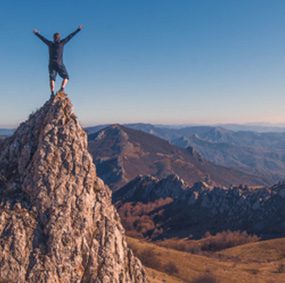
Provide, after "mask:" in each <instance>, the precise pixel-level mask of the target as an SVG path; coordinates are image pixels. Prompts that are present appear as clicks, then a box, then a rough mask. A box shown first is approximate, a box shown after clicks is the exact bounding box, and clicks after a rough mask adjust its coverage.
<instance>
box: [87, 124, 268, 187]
mask: <svg viewBox="0 0 285 283" xmlns="http://www.w3.org/2000/svg"><path fill="white" fill-rule="evenodd" d="M88 139H89V150H90V152H91V154H92V155H93V159H94V162H95V164H96V167H97V172H98V175H99V176H100V177H101V178H102V179H103V180H104V181H105V182H106V183H107V184H108V185H109V186H110V187H111V188H112V189H113V190H116V189H118V188H120V187H121V186H123V185H125V184H126V183H127V182H128V181H130V180H131V179H133V178H135V177H136V176H138V175H153V176H156V177H159V178H162V177H165V176H167V175H169V174H177V175H178V176H180V177H181V178H183V179H184V180H185V182H186V183H187V184H189V185H191V184H193V183H195V182H197V181H201V180H203V181H207V182H209V183H212V184H217V185H225V186H229V185H231V184H236V185H238V184H241V183H243V184H249V185H264V184H266V182H265V181H264V180H263V179H261V178H258V177H256V176H254V175H248V174H245V173H242V172H240V171H237V170H233V169H228V168H226V167H222V166H217V165H215V164H213V163H211V162H208V161H207V160H205V159H203V158H201V156H200V155H199V154H198V153H197V152H196V151H195V150H193V149H192V148H188V149H183V148H179V147H176V146H174V145H171V144H170V143H169V142H168V141H166V140H163V139H161V138H158V137H156V136H154V135H150V134H147V133H144V132H142V131H137V130H134V129H130V128H127V127H124V126H120V125H112V126H109V127H107V128H104V129H102V130H100V131H99V132H97V133H95V134H91V135H89V137H88Z"/></svg>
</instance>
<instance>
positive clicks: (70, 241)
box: [0, 94, 147, 283]
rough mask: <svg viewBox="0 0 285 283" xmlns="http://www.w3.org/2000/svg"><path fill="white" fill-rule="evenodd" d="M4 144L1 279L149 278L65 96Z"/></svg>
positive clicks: (110, 281) (99, 281) (101, 282)
mask: <svg viewBox="0 0 285 283" xmlns="http://www.w3.org/2000/svg"><path fill="white" fill-rule="evenodd" d="M0 146H1V153H0V177H1V178H0V282H17V283H22V282H37V283H39V282H49V283H56V282H61V283H63V282H66V283H67V282H68V283H70V282H96V283H117V282H118V283H119V282H120V283H126V282H130V283H134V282H137V283H141V282H147V279H146V275H145V272H144V269H143V267H142V265H141V263H140V261H139V260H138V259H137V258H135V257H134V256H133V253H132V251H131V250H129V249H128V247H127V244H126V240H125V236H124V230H123V228H122V226H121V223H120V219H119V217H118V214H117V212H116V211H115V209H114V207H113V206H112V204H111V194H110V190H109V189H108V187H106V186H105V185H104V183H103V181H102V180H100V179H99V178H98V177H97V176H96V170H95V166H94V165H93V162H92V158H91V156H90V154H89V153H88V150H87V137H86V134H85V132H84V131H83V130H82V128H81V126H80V125H79V123H78V121H77V119H76V116H75V115H74V114H73V112H72V105H71V102H70V101H69V99H68V98H67V97H66V96H65V95H63V94H58V95H57V96H56V97H55V98H51V99H50V100H49V101H47V102H46V104H45V105H44V106H43V107H42V108H41V109H40V110H38V111H37V112H36V113H34V114H33V115H31V116H30V118H29V119H28V121H26V122H25V123H23V124H21V125H20V127H19V128H18V129H17V131H16V132H15V134H14V135H13V136H12V137H10V138H8V139H6V140H5V141H4V142H3V143H1V145H0Z"/></svg>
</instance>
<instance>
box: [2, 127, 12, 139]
mask: <svg viewBox="0 0 285 283" xmlns="http://www.w3.org/2000/svg"><path fill="white" fill-rule="evenodd" d="M14 131H15V130H14V129H0V136H2V137H8V136H11V135H12V134H13V133H14Z"/></svg>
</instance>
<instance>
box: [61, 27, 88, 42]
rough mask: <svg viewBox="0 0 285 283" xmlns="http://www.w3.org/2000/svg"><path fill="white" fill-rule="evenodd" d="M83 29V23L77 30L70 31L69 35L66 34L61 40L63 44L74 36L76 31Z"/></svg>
mask: <svg viewBox="0 0 285 283" xmlns="http://www.w3.org/2000/svg"><path fill="white" fill-rule="evenodd" d="M82 29H83V25H80V26H79V27H78V29H77V30H75V31H74V32H72V33H71V34H70V35H68V36H67V37H66V38H64V39H63V40H62V41H61V42H62V43H63V44H66V43H67V42H68V41H69V40H70V39H71V38H72V37H74V36H75V35H76V34H77V33H78V32H80V31H81V30H82Z"/></svg>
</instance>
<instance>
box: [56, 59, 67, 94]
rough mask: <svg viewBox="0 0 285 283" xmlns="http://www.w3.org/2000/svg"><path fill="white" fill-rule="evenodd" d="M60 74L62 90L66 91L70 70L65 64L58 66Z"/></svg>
mask: <svg viewBox="0 0 285 283" xmlns="http://www.w3.org/2000/svg"><path fill="white" fill-rule="evenodd" d="M58 74H59V75H60V76H61V77H62V83H61V88H60V91H61V92H64V89H65V87H66V85H67V83H68V80H69V76H68V72H67V70H66V68H65V66H64V65H63V64H62V65H60V66H58Z"/></svg>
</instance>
